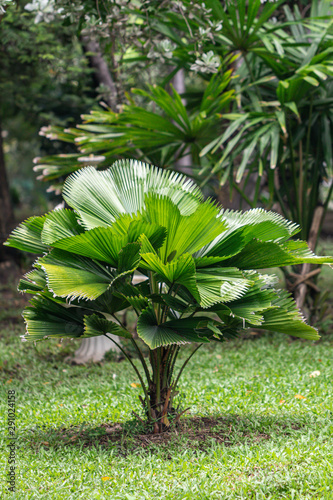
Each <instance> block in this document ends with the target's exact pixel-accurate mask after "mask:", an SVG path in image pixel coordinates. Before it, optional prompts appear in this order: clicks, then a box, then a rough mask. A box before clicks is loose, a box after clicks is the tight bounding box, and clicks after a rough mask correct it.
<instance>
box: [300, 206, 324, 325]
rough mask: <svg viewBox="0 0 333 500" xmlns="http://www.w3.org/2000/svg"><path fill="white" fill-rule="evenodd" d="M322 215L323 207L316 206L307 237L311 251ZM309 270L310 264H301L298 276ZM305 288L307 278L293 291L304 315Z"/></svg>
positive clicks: (305, 273)
mask: <svg viewBox="0 0 333 500" xmlns="http://www.w3.org/2000/svg"><path fill="white" fill-rule="evenodd" d="M323 215H324V207H322V206H318V207H317V208H316V210H315V212H314V214H313V219H312V224H311V229H310V234H309V239H308V245H309V248H310V249H311V250H312V251H315V248H316V244H317V239H318V233H319V230H320V226H321V223H322V219H323ZM310 271H311V264H303V266H302V271H301V274H300V278H305V277H306V276H307V275H309V273H310ZM309 277H310V276H309ZM307 290H308V288H307V280H305V282H302V283H301V284H300V285H299V286H298V287H297V289H296V292H295V300H296V304H297V307H298V308H299V309H300V310H301V311H302V312H303V314H304V316H306V314H305V311H304V304H305V299H306V294H307Z"/></svg>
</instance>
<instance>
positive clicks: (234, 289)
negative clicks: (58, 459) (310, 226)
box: [7, 160, 333, 432]
mask: <svg viewBox="0 0 333 500" xmlns="http://www.w3.org/2000/svg"><path fill="white" fill-rule="evenodd" d="M63 196H64V200H65V201H66V202H67V204H68V205H69V206H70V207H71V209H59V210H55V211H52V212H50V213H48V214H46V215H44V216H41V217H32V218H30V219H28V220H27V221H25V222H23V223H22V224H21V225H20V226H19V227H18V228H17V229H15V230H14V232H13V233H12V235H11V236H10V238H9V240H8V242H7V245H9V246H11V247H15V248H18V249H20V250H23V251H28V252H32V253H37V254H40V253H43V256H42V257H39V258H38V259H37V261H36V262H35V264H34V269H33V270H32V271H31V272H29V273H28V274H27V275H26V276H25V278H24V279H22V280H21V282H20V285H19V290H20V291H25V292H28V293H32V294H33V295H34V298H33V299H32V300H31V306H29V307H27V308H26V309H25V311H24V313H23V316H24V319H25V322H26V327H27V332H26V335H25V339H26V340H41V339H43V338H48V337H51V338H52V337H60V338H62V337H71V338H83V337H93V336H98V335H108V334H110V333H111V334H115V335H118V336H119V337H125V338H130V339H131V341H132V342H133V344H134V345H135V348H136V349H137V351H138V354H139V358H140V361H141V363H142V366H143V369H144V373H145V376H146V383H144V381H143V378H142V375H141V374H140V372H139V371H138V370H137V368H136V366H135V365H134V364H133V362H132V360H131V359H130V358H129V361H130V362H131V364H132V366H133V368H134V369H135V370H136V372H137V375H138V377H139V379H140V381H141V384H142V388H143V390H144V393H145V399H144V400H142V402H143V406H144V408H145V411H146V413H147V417H148V420H149V422H154V430H155V432H159V431H161V430H163V429H164V428H165V426H166V427H168V426H169V425H170V421H169V420H170V418H172V417H176V418H178V415H176V411H175V408H174V406H173V398H174V396H175V394H176V388H177V385H178V381H179V377H180V375H181V373H182V370H183V368H181V369H180V372H179V373H178V374H177V375H175V374H174V366H175V361H176V359H177V355H178V352H179V349H180V346H181V345H183V344H186V343H195V344H199V345H198V346H197V347H196V349H195V350H197V349H198V348H199V347H200V346H201V345H202V344H204V343H207V342H210V341H217V342H222V341H225V340H227V339H228V338H230V337H234V336H236V335H238V334H239V333H240V332H242V331H244V330H246V329H247V328H251V327H252V328H253V327H255V328H259V329H265V330H270V331H275V332H283V333H287V334H290V335H295V336H299V337H303V338H306V339H312V340H316V339H317V338H318V334H317V332H316V330H315V329H314V328H312V327H311V326H309V325H307V324H306V323H305V322H304V321H303V319H302V317H301V315H300V313H299V311H298V309H297V308H296V305H295V303H294V302H293V300H292V299H291V298H290V296H289V295H288V294H287V293H286V292H284V291H281V290H276V289H275V287H274V285H275V283H276V280H275V277H274V276H271V275H267V274H262V273H260V272H259V270H260V269H262V268H267V267H277V266H283V265H292V264H294V265H295V264H300V263H304V262H307V263H333V258H329V257H317V256H316V255H314V254H313V252H311V251H310V250H309V248H308V247H307V244H306V243H305V242H303V241H299V240H295V239H293V240H291V239H290V238H291V237H292V236H294V235H295V234H296V233H297V232H298V231H299V227H298V226H297V225H296V224H294V223H291V222H288V221H286V220H284V219H283V218H282V217H281V216H280V215H278V214H276V213H272V212H265V211H264V210H262V209H255V210H250V211H248V212H245V213H241V212H232V211H228V210H223V209H221V208H220V207H219V206H218V205H216V203H214V202H213V201H212V200H210V199H208V200H204V199H203V196H202V194H201V192H200V190H199V189H198V187H197V186H196V185H195V184H194V183H193V182H192V181H190V180H189V179H186V178H185V177H184V176H182V175H180V174H177V173H174V172H171V171H168V170H161V169H158V168H155V167H152V166H150V165H147V164H143V163H140V162H138V161H136V160H135V161H128V160H125V161H119V162H116V163H115V164H114V165H113V166H112V167H111V168H110V169H108V170H105V171H102V172H98V171H96V170H95V169H94V168H93V167H86V168H84V169H82V170H80V171H78V172H76V173H74V174H72V175H71V176H70V177H69V178H68V179H67V180H66V182H65V185H64V189H63ZM134 275H136V280H135V281H133V278H134ZM139 277H141V278H139ZM129 307H131V308H133V310H134V311H135V313H136V314H137V317H138V319H137V335H138V336H139V337H140V338H141V339H142V340H143V342H144V343H145V344H146V345H147V346H148V347H149V362H150V366H151V370H150V369H149V367H148V362H147V361H146V360H145V358H144V357H143V354H142V352H141V350H140V348H139V346H138V344H137V342H136V340H135V338H134V337H133V336H132V334H131V333H130V332H129V331H128V330H127V328H126V327H125V325H123V324H122V323H121V321H120V319H119V317H117V316H116V314H117V313H118V312H119V311H122V310H124V309H126V308H129ZM111 339H112V340H113V341H114V342H116V341H115V340H114V338H111ZM116 343H117V342H116ZM120 348H121V347H120ZM193 352H194V351H193ZM192 354H193V353H192ZM187 361H188V360H187ZM187 361H186V362H185V364H186V363H187ZM185 364H184V366H185ZM184 366H183V367H184Z"/></svg>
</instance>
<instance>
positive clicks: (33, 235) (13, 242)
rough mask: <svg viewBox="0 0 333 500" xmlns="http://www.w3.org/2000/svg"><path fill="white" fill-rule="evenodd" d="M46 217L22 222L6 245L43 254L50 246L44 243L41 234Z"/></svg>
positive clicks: (32, 218)
mask: <svg viewBox="0 0 333 500" xmlns="http://www.w3.org/2000/svg"><path fill="white" fill-rule="evenodd" d="M45 219H46V216H45V215H44V216H43V217H30V218H29V219H27V220H26V221H25V222H22V223H21V224H20V225H19V226H18V227H17V228H16V229H14V231H13V232H12V233H11V235H10V236H9V238H8V240H7V241H6V242H5V243H4V245H6V246H8V247H12V248H17V249H18V250H22V251H23V252H31V253H43V252H47V250H48V246H47V245H45V244H44V243H42V240H41V233H42V230H43V225H44V222H45Z"/></svg>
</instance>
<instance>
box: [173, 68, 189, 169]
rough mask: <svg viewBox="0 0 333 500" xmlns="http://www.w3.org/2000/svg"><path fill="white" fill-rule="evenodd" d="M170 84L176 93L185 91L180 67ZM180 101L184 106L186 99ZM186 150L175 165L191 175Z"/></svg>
mask: <svg viewBox="0 0 333 500" xmlns="http://www.w3.org/2000/svg"><path fill="white" fill-rule="evenodd" d="M172 85H173V86H174V89H175V90H176V92H178V94H180V95H182V94H184V93H185V90H186V87H185V72H184V70H183V69H182V68H181V69H180V70H179V71H178V72H177V73H176V74H175V76H174V77H173V79H172ZM182 102H183V104H184V106H186V99H182ZM186 152H188V154H186V156H183V157H182V158H179V160H177V161H176V162H175V167H176V168H177V170H179V171H180V172H182V173H183V174H185V175H186V174H189V175H191V174H192V168H191V166H192V157H191V155H190V153H189V148H188V149H187V150H186Z"/></svg>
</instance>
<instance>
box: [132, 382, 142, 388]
mask: <svg viewBox="0 0 333 500" xmlns="http://www.w3.org/2000/svg"><path fill="white" fill-rule="evenodd" d="M131 387H141V384H137V383H135V382H132V383H131Z"/></svg>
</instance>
